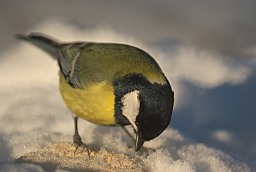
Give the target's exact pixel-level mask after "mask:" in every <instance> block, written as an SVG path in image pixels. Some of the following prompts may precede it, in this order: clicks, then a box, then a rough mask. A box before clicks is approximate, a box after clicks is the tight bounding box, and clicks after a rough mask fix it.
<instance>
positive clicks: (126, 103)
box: [114, 74, 174, 151]
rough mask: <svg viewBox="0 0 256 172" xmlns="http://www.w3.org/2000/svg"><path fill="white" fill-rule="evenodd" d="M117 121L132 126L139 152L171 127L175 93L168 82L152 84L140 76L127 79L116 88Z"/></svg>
mask: <svg viewBox="0 0 256 172" xmlns="http://www.w3.org/2000/svg"><path fill="white" fill-rule="evenodd" d="M114 86H115V96H116V102H115V117H116V119H117V122H118V123H120V124H121V125H125V124H132V126H133V128H134V130H135V132H136V146H135V147H136V151H137V150H139V148H140V147H141V146H142V145H143V143H144V141H149V140H151V139H154V138H155V137H157V136H159V135H160V134H161V133H162V132H163V131H164V130H165V129H166V128H167V126H168V125H169V123H170V120H171V116H172V110H173V103H174V93H173V91H172V89H171V86H170V84H169V82H168V81H167V80H166V83H165V84H158V83H150V82H149V81H148V80H147V79H145V78H144V77H143V76H141V75H137V74H133V75H128V76H126V77H124V78H122V79H120V80H119V81H116V82H115V84H114Z"/></svg>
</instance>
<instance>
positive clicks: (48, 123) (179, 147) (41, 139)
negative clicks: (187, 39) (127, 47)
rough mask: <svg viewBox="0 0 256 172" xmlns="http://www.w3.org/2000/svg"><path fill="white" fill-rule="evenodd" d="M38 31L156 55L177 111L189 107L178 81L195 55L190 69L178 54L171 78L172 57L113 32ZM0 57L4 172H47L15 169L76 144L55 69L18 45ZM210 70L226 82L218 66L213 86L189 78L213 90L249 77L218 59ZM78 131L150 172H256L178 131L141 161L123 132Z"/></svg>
mask: <svg viewBox="0 0 256 172" xmlns="http://www.w3.org/2000/svg"><path fill="white" fill-rule="evenodd" d="M52 23H54V24H52ZM64 26H65V27H64ZM60 28H61V29H60ZM40 30H41V31H44V32H45V33H48V34H51V35H54V36H56V37H57V38H59V39H63V38H65V41H67V40H70V41H71V40H95V41H96V40H97V39H98V38H104V40H109V41H110V42H127V41H128V42H129V43H130V44H133V45H136V46H139V47H141V48H143V49H144V48H145V49H146V50H147V49H150V50H151V54H153V55H156V54H158V55H159V58H158V59H157V60H158V61H159V62H160V65H161V66H163V68H164V71H165V72H166V73H167V76H168V78H169V79H170V80H171V81H172V82H171V83H172V84H173V85H174V90H175V93H177V94H175V95H176V96H177V99H176V100H177V101H176V102H175V106H176V107H175V108H181V107H182V105H183V103H184V102H183V100H182V99H181V95H184V94H186V90H183V87H182V84H181V80H182V78H184V77H189V76H188V73H186V72H185V71H182V70H181V69H179V68H178V66H181V64H182V65H185V66H183V67H182V68H187V69H188V70H187V71H188V72H189V71H193V70H192V69H193V68H195V66H194V67H193V66H189V65H190V64H195V65H196V64H197V63H198V61H197V60H198V59H196V58H194V56H196V55H193V53H194V52H192V53H191V54H192V57H193V58H191V59H190V60H191V61H192V62H193V63H192V62H191V63H190V64H189V65H188V64H184V63H183V62H184V61H186V59H185V55H184V54H182V53H178V56H177V58H174V62H175V64H176V65H175V64H174V65H172V66H171V68H172V71H174V72H170V71H169V67H168V63H169V61H166V62H165V63H164V62H163V60H162V59H163V58H165V57H166V56H167V54H164V53H162V54H161V52H160V51H159V50H156V49H154V47H148V46H146V45H144V44H143V43H141V42H140V41H138V40H136V39H134V38H131V37H127V36H123V35H120V34H117V33H115V32H114V31H112V30H111V29H109V28H94V30H85V31H81V30H78V29H77V28H75V27H71V26H68V25H67V24H65V23H62V22H56V21H55V22H52V21H47V22H43V23H41V24H40V25H38V26H35V28H31V31H40ZM60 30H61V31H60ZM63 33H65V34H63ZM74 35H77V36H76V37H75V36H74ZM86 37H87V39H86ZM104 40H103V41H104ZM182 52H184V51H182ZM204 53H205V52H204ZM188 54H189V53H188ZM204 55H205V54H204ZM211 55H212V54H211ZM0 56H1V57H3V58H1V63H0V73H1V75H0V80H1V82H0V155H1V156H0V171H38V172H41V171H44V169H43V168H41V167H40V166H37V165H33V164H16V163H14V160H15V159H17V158H19V157H20V156H22V155H24V154H25V153H29V152H33V151H37V150H39V149H41V148H44V147H45V146H48V145H51V144H54V143H57V142H71V141H72V135H73V132H74V131H73V128H74V126H73V120H72V114H71V112H70V111H69V110H68V109H67V108H66V106H65V105H64V103H63V101H62V99H61V97H60V94H59V90H58V66H57V64H56V62H55V61H53V60H52V59H51V58H50V57H48V55H46V54H44V53H42V52H41V51H39V50H37V49H36V48H34V47H32V46H29V45H26V44H23V43H20V42H17V43H16V44H15V45H12V46H10V47H9V48H8V49H6V51H4V52H1V54H0ZM178 57H181V58H178ZM169 60H171V59H169ZM199 60H200V59H199ZM170 64H171V62H170ZM206 64H214V65H215V67H212V68H210V70H211V71H212V73H211V72H210V73H211V74H212V76H223V75H221V74H220V73H217V74H215V73H214V71H215V70H216V68H218V67H219V66H220V67H221V70H216V71H217V72H222V73H224V74H225V78H218V77H216V78H215V80H206V81H204V80H202V79H201V78H200V77H199V78H193V77H192V78H190V80H191V82H193V83H195V84H198V85H203V87H207V88H211V87H214V86H216V85H219V84H222V83H225V82H228V83H229V82H230V83H239V82H242V81H243V80H244V79H246V77H247V75H248V73H249V69H247V68H245V67H244V66H236V67H238V70H237V72H236V73H234V72H232V71H233V70H234V68H233V67H232V66H230V65H228V63H226V62H224V61H218V59H214V60H213V58H210V61H208V62H207V63H206ZM207 66H209V65H206V67H207ZM198 70H199V71H193V72H201V71H204V70H205V69H198ZM194 76H195V75H194ZM206 78H207V76H206ZM213 78H214V77H213ZM174 113H175V111H174ZM130 129H131V128H130ZM79 130H80V135H81V136H82V138H83V141H84V142H85V143H86V144H87V145H88V146H91V147H93V148H96V149H101V148H104V149H106V150H108V151H114V152H117V153H123V154H128V155H130V156H131V157H137V158H139V159H140V160H141V161H142V162H144V166H145V168H146V169H147V170H148V171H173V172H179V171H187V172H194V171H198V172H204V171H217V172H222V171H223V172H226V171H232V172H233V171H234V172H236V171H237V172H240V171H243V172H247V171H248V172H249V171H252V169H251V168H250V167H249V166H248V165H247V164H246V163H245V162H240V161H239V160H236V159H234V158H233V157H231V156H230V155H228V154H227V153H225V152H223V151H221V150H217V149H214V148H212V147H210V146H208V145H205V144H203V143H200V142H197V141H195V140H193V136H190V137H188V136H183V135H182V134H181V133H180V132H179V130H178V129H174V128H168V129H167V130H165V131H164V132H163V133H162V134H161V135H160V136H159V137H158V138H156V139H154V140H152V141H150V142H147V143H145V147H146V148H153V149H155V150H156V151H155V152H151V153H150V154H149V155H148V156H143V155H140V154H139V153H136V152H135V151H134V150H133V149H132V148H129V147H130V146H133V144H132V143H131V142H130V140H128V139H127V137H126V135H125V133H124V132H123V131H122V130H121V129H120V128H119V127H100V126H96V125H94V124H91V123H89V122H86V121H83V120H80V121H79ZM212 137H213V138H215V139H216V140H219V141H220V142H225V143H230V142H232V140H234V139H236V138H235V137H234V136H233V135H232V134H231V133H229V132H228V131H225V130H221V129H220V130H218V131H216V132H215V133H213V134H212ZM57 171H63V170H61V169H58V170H57Z"/></svg>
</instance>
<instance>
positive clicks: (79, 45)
mask: <svg viewBox="0 0 256 172" xmlns="http://www.w3.org/2000/svg"><path fill="white" fill-rule="evenodd" d="M15 37H16V38H17V39H21V40H25V41H28V42H30V43H32V44H34V45H35V46H37V47H39V48H40V49H42V50H43V51H45V52H46V53H48V54H49V55H51V56H52V57H53V58H54V59H56V60H57V61H58V65H59V68H60V72H59V76H60V80H59V82H60V84H59V89H60V93H61V95H62V98H63V100H64V102H65V104H66V105H67V107H68V108H69V109H70V110H71V112H73V114H74V124H75V134H74V137H73V142H74V143H75V144H76V145H77V146H81V145H82V144H83V142H82V140H81V137H80V135H79V133H78V127H77V120H78V118H82V119H85V120H87V121H90V122H92V123H95V124H98V125H106V126H125V125H132V127H133V129H134V131H135V134H136V138H135V151H138V150H139V149H140V148H141V147H142V145H143V143H144V141H149V140H151V139H154V138H155V137H157V136H159V135H160V134H161V133H162V132H163V131H164V130H165V129H166V128H167V126H168V125H169V123H170V120H171V116H172V111H173V104H174V92H173V91H172V88H171V85H170V83H169V81H168V80H167V78H166V76H165V75H164V73H163V72H162V70H161V68H160V67H159V65H158V64H157V62H156V61H155V60H154V59H153V57H151V56H150V55H149V54H148V53H146V52H145V51H143V50H141V49H139V48H136V47H134V46H130V45H125V44H117V43H96V42H71V43H62V42H59V41H57V40H55V39H53V38H51V37H49V36H46V35H44V34H42V33H30V34H28V35H24V34H16V35H15Z"/></svg>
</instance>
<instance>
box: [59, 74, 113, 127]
mask: <svg viewBox="0 0 256 172" xmlns="http://www.w3.org/2000/svg"><path fill="white" fill-rule="evenodd" d="M60 92H61V95H62V97H63V99H64V101H65V103H66V105H67V106H68V108H69V109H70V110H71V111H72V112H73V113H74V114H75V115H76V116H78V117H81V118H83V119H85V120H87V121H90V122H92V123H95V124H98V125H115V118H114V92H113V87H112V86H111V85H109V84H107V83H106V82H100V83H97V84H94V85H88V86H86V87H85V88H82V89H80V88H72V87H71V86H70V85H69V84H68V83H67V82H66V80H65V78H64V76H63V75H62V74H60Z"/></svg>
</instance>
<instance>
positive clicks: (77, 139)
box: [73, 117, 90, 155]
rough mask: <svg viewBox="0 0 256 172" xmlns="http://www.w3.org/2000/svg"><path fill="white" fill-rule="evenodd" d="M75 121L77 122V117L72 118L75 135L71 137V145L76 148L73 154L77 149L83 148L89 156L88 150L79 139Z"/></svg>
mask: <svg viewBox="0 0 256 172" xmlns="http://www.w3.org/2000/svg"><path fill="white" fill-rule="evenodd" d="M77 121H78V117H74V126H75V134H74V136H73V143H74V145H75V146H76V149H75V152H74V154H76V151H77V149H78V147H81V148H85V149H86V150H87V153H88V155H90V152H89V149H88V148H87V147H86V145H85V144H84V143H83V142H82V139H81V137H80V135H79V133H78V126H77Z"/></svg>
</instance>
